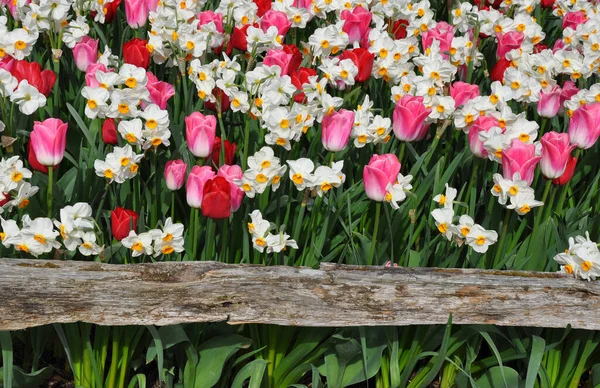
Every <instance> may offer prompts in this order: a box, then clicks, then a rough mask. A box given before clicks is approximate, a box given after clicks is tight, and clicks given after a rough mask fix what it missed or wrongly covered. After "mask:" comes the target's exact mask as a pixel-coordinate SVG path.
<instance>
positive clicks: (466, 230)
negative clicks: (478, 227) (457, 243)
mask: <svg viewBox="0 0 600 388" xmlns="http://www.w3.org/2000/svg"><path fill="white" fill-rule="evenodd" d="M470 231H471V228H469V227H468V226H463V227H462V228H461V229H460V234H462V235H463V237H467V234H469V232H470Z"/></svg>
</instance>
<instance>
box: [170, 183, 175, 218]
mask: <svg viewBox="0 0 600 388" xmlns="http://www.w3.org/2000/svg"><path fill="white" fill-rule="evenodd" d="M171 221H173V222H175V191H171Z"/></svg>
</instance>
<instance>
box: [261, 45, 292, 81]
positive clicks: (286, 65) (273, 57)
mask: <svg viewBox="0 0 600 388" xmlns="http://www.w3.org/2000/svg"><path fill="white" fill-rule="evenodd" d="M292 57H293V55H292V54H288V53H286V52H285V51H283V50H269V51H268V52H267V55H265V59H264V60H263V64H264V65H265V66H279V68H280V69H281V76H282V77H283V76H284V75H289V73H290V62H291V60H292Z"/></svg>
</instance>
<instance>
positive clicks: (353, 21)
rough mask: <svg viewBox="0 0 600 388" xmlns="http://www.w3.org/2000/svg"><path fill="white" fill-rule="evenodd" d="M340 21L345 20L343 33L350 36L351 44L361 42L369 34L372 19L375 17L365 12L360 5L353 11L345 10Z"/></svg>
mask: <svg viewBox="0 0 600 388" xmlns="http://www.w3.org/2000/svg"><path fill="white" fill-rule="evenodd" d="M340 16H341V17H340V19H341V20H344V25H343V26H342V31H344V32H345V33H346V34H348V39H349V40H350V44H351V45H352V44H354V43H355V42H359V43H360V41H361V40H362V39H363V38H364V36H365V35H367V34H368V32H369V25H370V24H371V18H372V17H373V15H372V14H371V12H369V11H367V10H365V9H364V8H363V7H361V6H360V5H359V6H358V7H356V8H354V9H353V10H352V12H351V11H349V10H347V9H345V10H343V11H342V14H341V15H340Z"/></svg>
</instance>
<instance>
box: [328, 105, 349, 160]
mask: <svg viewBox="0 0 600 388" xmlns="http://www.w3.org/2000/svg"><path fill="white" fill-rule="evenodd" d="M321 124H322V125H321V127H322V130H323V131H322V135H321V141H322V142H323V147H325V149H326V150H327V151H332V152H338V151H342V150H343V149H344V148H346V145H348V140H349V139H350V133H351V132H352V126H353V125H354V112H352V111H350V110H346V109H340V111H339V112H336V111H333V112H331V113H330V114H328V115H326V116H325V117H323V122H322V123H321Z"/></svg>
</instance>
